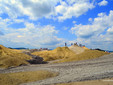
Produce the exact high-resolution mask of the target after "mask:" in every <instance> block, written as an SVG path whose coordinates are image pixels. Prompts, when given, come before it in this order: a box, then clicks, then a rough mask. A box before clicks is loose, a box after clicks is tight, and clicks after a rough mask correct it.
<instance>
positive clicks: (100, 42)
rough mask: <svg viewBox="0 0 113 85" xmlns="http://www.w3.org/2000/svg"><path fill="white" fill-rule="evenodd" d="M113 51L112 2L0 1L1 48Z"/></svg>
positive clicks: (102, 0)
mask: <svg viewBox="0 0 113 85" xmlns="http://www.w3.org/2000/svg"><path fill="white" fill-rule="evenodd" d="M65 42H67V44H68V45H70V44H71V43H74V42H78V43H79V44H83V45H85V46H86V47H88V48H101V49H104V50H113V0H0V44H2V45H4V46H6V47H14V48H15V47H27V48H41V47H42V48H44V47H47V48H51V49H53V48H56V47H58V46H64V43H65Z"/></svg>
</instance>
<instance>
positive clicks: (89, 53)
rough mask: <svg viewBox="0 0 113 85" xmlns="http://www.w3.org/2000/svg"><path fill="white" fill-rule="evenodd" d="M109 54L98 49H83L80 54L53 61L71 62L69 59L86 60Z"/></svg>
mask: <svg viewBox="0 0 113 85" xmlns="http://www.w3.org/2000/svg"><path fill="white" fill-rule="evenodd" d="M106 54H109V53H107V52H103V51H98V50H89V49H88V50H85V51H84V52H83V53H81V54H77V55H76V56H71V57H68V58H65V59H63V60H61V61H57V62H55V63H61V62H71V61H80V60H87V59H94V58H98V57H101V56H103V55H106Z"/></svg>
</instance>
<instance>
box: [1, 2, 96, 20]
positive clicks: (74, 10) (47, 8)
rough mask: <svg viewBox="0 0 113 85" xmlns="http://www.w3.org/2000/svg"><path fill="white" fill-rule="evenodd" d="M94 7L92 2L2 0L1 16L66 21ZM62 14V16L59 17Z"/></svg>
mask: <svg viewBox="0 0 113 85" xmlns="http://www.w3.org/2000/svg"><path fill="white" fill-rule="evenodd" d="M93 8H94V5H93V3H91V2H90V0H71V1H69V0H66V1H62V0H41V1H40V0H1V1H0V14H2V13H6V14H8V15H9V17H10V18H17V17H18V16H24V15H25V16H28V17H29V18H30V19H33V20H37V19H38V18H42V17H46V18H53V19H54V18H56V19H58V20H65V19H69V18H72V17H73V16H74V17H79V16H80V15H83V14H85V13H86V12H87V11H88V10H89V9H93ZM59 14H60V15H59Z"/></svg>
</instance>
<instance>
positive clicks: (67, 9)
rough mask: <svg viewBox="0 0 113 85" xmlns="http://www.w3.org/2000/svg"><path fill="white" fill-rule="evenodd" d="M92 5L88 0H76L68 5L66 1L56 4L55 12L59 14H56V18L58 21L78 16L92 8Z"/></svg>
mask: <svg viewBox="0 0 113 85" xmlns="http://www.w3.org/2000/svg"><path fill="white" fill-rule="evenodd" d="M93 8H94V5H93V3H90V2H88V0H82V1H76V0H75V3H73V4H71V5H68V4H67V3H66V2H63V1H62V3H61V5H58V6H57V7H56V12H57V14H60V15H61V16H58V19H59V20H60V21H62V20H65V19H69V18H72V17H73V16H74V17H79V16H80V15H83V14H85V13H86V12H87V11H88V10H89V9H93Z"/></svg>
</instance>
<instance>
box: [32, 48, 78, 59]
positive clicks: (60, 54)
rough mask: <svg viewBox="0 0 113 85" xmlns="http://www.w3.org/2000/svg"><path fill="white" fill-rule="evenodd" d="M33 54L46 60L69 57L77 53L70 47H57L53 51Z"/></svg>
mask: <svg viewBox="0 0 113 85" xmlns="http://www.w3.org/2000/svg"><path fill="white" fill-rule="evenodd" d="M32 54H33V55H37V56H40V57H43V58H44V61H50V60H56V59H64V58H68V57H72V56H75V55H76V54H75V53H74V52H73V51H71V50H70V49H69V48H68V47H57V48H56V49H54V50H52V51H40V52H34V53H32Z"/></svg>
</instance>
